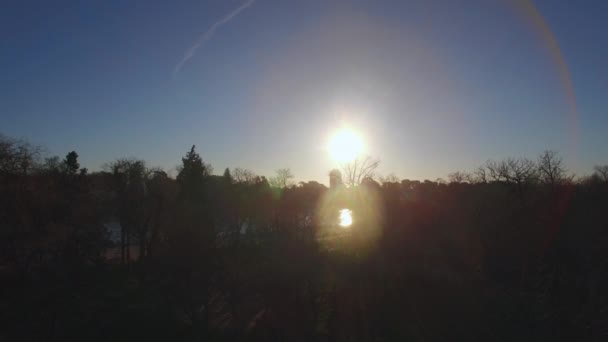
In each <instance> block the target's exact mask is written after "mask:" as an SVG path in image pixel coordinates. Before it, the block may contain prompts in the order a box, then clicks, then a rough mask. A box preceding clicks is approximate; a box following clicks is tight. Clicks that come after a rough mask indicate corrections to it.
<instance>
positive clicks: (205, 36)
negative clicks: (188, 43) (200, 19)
mask: <svg viewBox="0 0 608 342" xmlns="http://www.w3.org/2000/svg"><path fill="white" fill-rule="evenodd" d="M254 2H255V0H247V1H245V3H243V4H242V5H241V6H239V7H237V8H235V9H234V10H233V11H232V12H230V13H228V15H226V16H225V17H223V18H222V19H221V20H219V21H216V22H215V23H214V24H213V25H211V27H209V29H208V30H207V31H205V32H204V33H203V34H202V35H201V36H200V37H198V39H197V40H196V42H195V43H194V45H192V47H190V48H189V49H188V50H186V53H184V58H182V60H181V61H179V63H177V65H176V66H175V69H173V75H175V74H177V73H178V72H179V71H180V69H181V68H182V67H183V66H184V64H186V62H187V61H188V60H189V59H190V58H192V56H194V54H195V53H196V50H197V49H198V48H200V47H201V45H203V44H205V42H207V41H208V40H209V39H211V37H213V34H214V33H215V30H217V29H218V28H219V27H220V26H222V25H224V24H226V23H227V22H229V21H230V20H232V18H234V17H236V16H237V15H238V14H239V13H241V12H242V11H244V10H245V9H247V8H248V7H249V6H251V5H253V3H254Z"/></svg>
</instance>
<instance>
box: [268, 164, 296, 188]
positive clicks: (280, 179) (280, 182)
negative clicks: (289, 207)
mask: <svg viewBox="0 0 608 342" xmlns="http://www.w3.org/2000/svg"><path fill="white" fill-rule="evenodd" d="M293 178H294V177H293V173H291V170H290V169H289V168H285V169H277V170H276V171H275V176H274V177H272V178H270V185H271V186H272V187H275V188H282V189H285V188H288V187H290V186H292V185H294V182H293Z"/></svg>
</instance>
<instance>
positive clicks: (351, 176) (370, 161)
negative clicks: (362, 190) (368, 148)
mask: <svg viewBox="0 0 608 342" xmlns="http://www.w3.org/2000/svg"><path fill="white" fill-rule="evenodd" d="M379 165H380V161H379V160H377V159H374V158H372V157H370V156H367V157H363V158H357V159H355V160H354V161H352V162H350V163H346V164H345V165H344V166H342V172H343V175H344V183H345V184H346V185H348V186H351V187H352V186H355V185H359V184H361V181H362V180H363V179H365V178H373V177H374V172H375V171H376V169H377V168H378V166H379Z"/></svg>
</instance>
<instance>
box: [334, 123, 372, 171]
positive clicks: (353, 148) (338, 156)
mask: <svg viewBox="0 0 608 342" xmlns="http://www.w3.org/2000/svg"><path fill="white" fill-rule="evenodd" d="M364 148H365V145H364V142H363V139H362V138H361V137H360V136H359V135H358V134H357V133H356V132H355V131H353V130H351V129H348V128H343V129H340V130H339V131H338V132H336V133H335V134H334V135H333V136H332V137H331V139H330V141H329V144H328V150H329V153H330V155H331V157H332V158H333V159H334V160H335V161H337V162H339V163H348V162H351V161H353V160H355V159H356V158H357V157H359V156H361V154H362V153H363V152H364Z"/></svg>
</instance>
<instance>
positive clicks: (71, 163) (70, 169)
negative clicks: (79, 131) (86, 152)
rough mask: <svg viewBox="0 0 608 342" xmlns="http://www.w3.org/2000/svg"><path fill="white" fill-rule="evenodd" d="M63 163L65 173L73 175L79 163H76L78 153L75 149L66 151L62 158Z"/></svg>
mask: <svg viewBox="0 0 608 342" xmlns="http://www.w3.org/2000/svg"><path fill="white" fill-rule="evenodd" d="M63 165H64V166H65V171H66V173H68V174H70V175H75V174H76V173H77V172H78V169H79V168H80V164H78V153H76V151H72V152H70V153H68V154H67V155H66V156H65V159H64V160H63Z"/></svg>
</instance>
